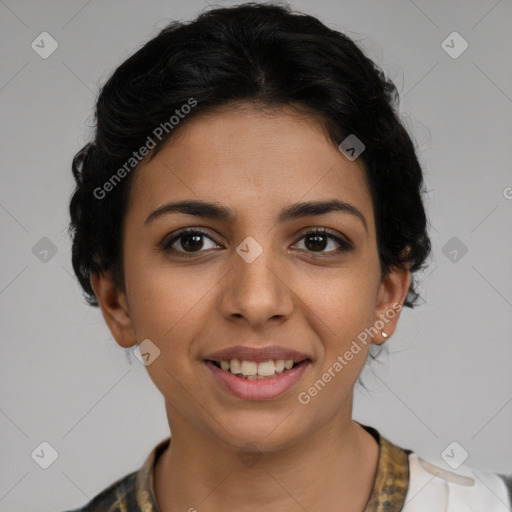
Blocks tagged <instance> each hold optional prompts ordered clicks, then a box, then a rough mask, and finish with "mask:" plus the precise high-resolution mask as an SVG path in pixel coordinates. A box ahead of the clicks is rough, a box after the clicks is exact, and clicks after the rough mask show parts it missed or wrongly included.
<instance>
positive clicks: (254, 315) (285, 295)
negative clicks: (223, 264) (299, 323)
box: [221, 244, 295, 327]
mask: <svg viewBox="0 0 512 512" xmlns="http://www.w3.org/2000/svg"><path fill="white" fill-rule="evenodd" d="M269 245H270V244H269ZM285 265H286V264H285V262H284V261H282V260H280V259H279V257H278V255H276V254H274V253H273V251H272V249H271V248H264V249H263V251H262V252H261V254H260V255H259V256H258V257H257V258H256V259H255V260H254V261H251V260H250V259H244V258H243V257H242V256H240V254H238V253H237V252H234V253H233V267H232V269H231V271H230V272H229V275H228V276H227V279H226V281H225V283H224V288H223V290H222V299H221V308H222V313H223V315H224V317H225V318H228V319H229V320H231V321H233V320H234V319H240V320H241V319H245V321H246V322H247V323H249V324H250V325H251V326H252V327H261V326H263V325H264V324H265V323H266V322H268V321H269V320H273V321H279V320H281V321H284V320H285V319H286V318H288V317H289V316H290V314H291V312H292V311H293V306H294V303H295V300H294V293H293V291H292V289H291V287H290V284H289V282H287V281H289V276H287V272H286V269H285ZM287 277H288V279H287Z"/></svg>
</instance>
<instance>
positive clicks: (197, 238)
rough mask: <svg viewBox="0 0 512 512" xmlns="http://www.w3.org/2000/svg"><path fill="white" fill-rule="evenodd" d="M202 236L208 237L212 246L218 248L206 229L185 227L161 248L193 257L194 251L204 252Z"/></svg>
mask: <svg viewBox="0 0 512 512" xmlns="http://www.w3.org/2000/svg"><path fill="white" fill-rule="evenodd" d="M204 238H208V239H209V240H210V241H211V242H213V247H207V249H211V248H220V246H219V245H218V244H217V243H216V242H215V241H214V240H213V239H212V238H211V237H210V236H209V234H208V233H207V232H206V231H203V230H202V229H199V228H185V229H182V230H180V231H178V232H177V233H175V235H174V236H173V237H172V238H171V239H170V240H167V241H164V242H163V244H162V250H163V251H164V252H166V253H171V254H180V255H183V256H188V257H193V256H194V253H200V252H204V250H202V249H204V241H203V239H204Z"/></svg>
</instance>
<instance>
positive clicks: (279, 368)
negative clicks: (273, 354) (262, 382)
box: [275, 359, 285, 373]
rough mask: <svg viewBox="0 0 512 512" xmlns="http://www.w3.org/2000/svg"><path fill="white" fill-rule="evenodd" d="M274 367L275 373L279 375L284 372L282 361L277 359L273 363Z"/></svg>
mask: <svg viewBox="0 0 512 512" xmlns="http://www.w3.org/2000/svg"><path fill="white" fill-rule="evenodd" d="M275 365H276V373H281V372H282V371H283V370H284V365H285V362H284V361H283V360H282V359H279V360H278V361H276V362H275Z"/></svg>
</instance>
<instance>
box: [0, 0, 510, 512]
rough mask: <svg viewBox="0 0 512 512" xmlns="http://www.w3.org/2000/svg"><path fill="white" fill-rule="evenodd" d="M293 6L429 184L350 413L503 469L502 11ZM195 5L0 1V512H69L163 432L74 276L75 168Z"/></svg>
mask: <svg viewBox="0 0 512 512" xmlns="http://www.w3.org/2000/svg"><path fill="white" fill-rule="evenodd" d="M232 4H233V2H227V1H226V2H220V3H219V4H217V5H232ZM291 5H292V7H294V8H295V9H298V10H300V11H303V12H306V13H308V14H312V15H315V16H318V17H319V18H320V19H321V20H322V21H324V22H325V23H326V24H327V25H328V26H330V27H331V28H335V29H337V30H340V31H343V32H345V33H346V34H347V35H349V36H350V37H352V38H354V39H355V40H356V41H357V42H358V43H359V44H360V45H361V47H362V48H363V49H364V50H365V51H366V52H367V54H368V55H369V56H370V57H371V58H372V59H374V60H375V61H376V62H377V64H379V65H380V66H381V67H382V68H383V69H384V70H385V72H386V73H387V74H388V75H389V76H390V77H391V78H392V79H393V80H394V81H395V83H396V85H397V87H398V89H399V92H400V94H401V98H402V99H401V104H400V115H401V116H402V118H403V120H404V122H405V123H406V126H407V128H408V130H409V132H410V133H411V135H412V136H413V137H414V140H415V143H416V145H417V148H418V152H419V156H420V160H421V163H422V165H423V167H424V170H425V179H426V188H427V195H426V197H425V201H426V206H427V208H428V212H429V219H430V222H431V236H432V242H433V255H432V258H431V260H430V266H429V268H428V269H427V270H426V271H425V272H423V274H422V275H421V286H420V291H421V293H422V296H423V299H424V302H423V304H422V305H421V306H419V307H418V308H417V309H415V310H412V311H411V310H408V309H405V310H404V312H403V314H402V318H401V320H400V323H399V328H398V331H397V332H396V334H395V335H394V336H393V337H392V338H391V339H390V341H389V343H388V346H389V355H384V356H383V357H381V358H380V361H381V362H380V363H373V364H370V365H369V366H368V367H367V368H366V369H365V371H364V373H363V376H362V378H363V381H364V383H365V384H366V386H367V388H368V390H367V391H365V390H364V389H363V388H362V387H358V391H357V394H356V400H355V408H354V417H355V419H356V420H358V421H360V422H362V423H365V424H368V425H372V426H374V427H376V428H378V429H379V430H380V432H381V433H382V434H383V435H384V436H385V437H387V438H388V439H390V440H391V441H393V442H395V443H396V444H399V445H400V446H402V447H404V448H410V449H413V450H415V451H416V452H417V453H419V454H421V455H423V456H424V457H425V458H427V459H428V460H430V461H432V462H433V463H437V464H440V465H442V466H443V467H444V468H446V469H450V468H449V467H448V466H447V465H446V463H445V462H444V460H443V458H442V457H441V454H442V452H443V450H445V448H446V447H448V446H449V445H450V444H451V443H452V442H454V441H456V442H457V443H458V445H457V450H461V448H462V449H463V450H465V451H466V452H467V453H468V459H467V460H466V464H467V465H469V466H473V467H484V468H488V469H492V470H494V471H498V472H508V473H510V472H512V436H511V433H512V371H511V368H512V335H511V330H512V236H511V234H512V215H511V213H512V188H511V187H512V173H511V163H512V150H511V143H510V140H511V139H510V137H511V133H512V126H511V125H512V116H511V111H512V68H511V65H510V48H511V47H512V33H511V31H510V26H511V20H512V3H511V2H510V0H501V1H496V0H480V1H477V0H472V1H468V0H458V1H450V2H445V1H441V0H439V1H433V0H432V1H428V0H415V1H412V0H409V1H407V0H402V1H377V0H373V1H370V0H367V1H361V0H359V1H348V0H338V1H334V0H319V1H292V2H291ZM206 7H207V2H205V1H200V0H176V1H164V0H158V1H155V0H151V1H146V0H145V1H142V0H130V1H121V0H110V1H108V2H107V1H101V0H92V1H91V0H89V1H83V0H80V1H79V0H72V1H69V0H68V1H63V0H60V1H57V0H53V1H39V2H38V1H22V0H3V1H2V2H0V37H1V42H2V44H1V74H0V102H1V134H2V137H1V142H0V155H1V172H2V187H1V194H0V222H1V229H2V265H1V274H0V312H1V313H0V314H1V322H2V324H1V325H2V328H1V359H0V365H1V366H0V376H1V377H0V378H1V390H0V400H1V402H0V431H1V433H2V435H1V437H0V450H1V452H0V453H1V455H0V461H1V462H0V464H1V468H0V510H2V511H3V512H18V511H21V510H31V511H33V512H50V511H56V510H63V509H65V508H72V507H73V508H74V507H78V506H79V505H82V504H83V503H85V502H86V501H88V500H89V499H90V498H92V497H93V496H95V495H96V494H97V493H98V492H100V491H101V490H103V489H104V488H105V487H106V486H107V485H109V484H111V483H112V482H113V481H114V480H116V479H118V478H120V477H122V476H124V475H125V474H127V473H128V472H131V471H134V470H136V469H138V468H139V467H140V465H141V464H142V462H143V461H144V459H145V458H146V456H147V455H148V454H149V451H150V450H151V449H152V448H153V447H154V445H155V444H156V443H157V442H159V441H160V440H162V439H163V438H164V437H167V436H168V435H169V430H168V425H167V421H166V416H165V411H164V403H163V399H162V397H161V395H160V393H159V392H158V391H157V389H156V388H155V387H154V385H153V384H152V382H151V381H150V379H149V377H148V376H147V372H146V369H145V367H144V366H143V365H142V364H140V363H139V362H138V360H137V359H136V358H135V357H134V356H133V355H130V353H129V351H124V350H123V349H121V348H120V347H119V346H118V345H117V344H116V343H115V341H114V340H113V339H112V337H111V336H110V333H109V331H108V330H107V328H106V326H105V324H104V321H103V318H102V316H101V313H100V311H99V310H97V309H94V308H91V307H89V306H87V305H85V303H84V300H83V299H82V296H81V291H80V289H79V287H78V284H77V281H76V280H75V278H74V275H73V272H72V270H71V263H70V241H69V239H68V237H67V233H66V228H67V223H68V212H67V208H68V200H69V197H70V193H71V191H72V186H73V181H72V176H71V170H70V169H71V160H72V157H73V155H74V154H75V153H76V151H78V150H79V149H80V148H81V147H82V146H83V144H84V143H85V142H87V140H88V137H89V135H90V129H91V126H92V121H93V118H92V112H93V108H94V102H95V99H96V95H97V92H98V87H99V86H100V85H102V84H103V83H104V82H105V80H106V79H107V78H108V76H109V75H110V74H111V72H112V71H113V70H114V69H115V67H117V66H118V65H119V64H120V63H121V62H122V61H123V60H125V59H126V58H127V57H128V56H129V55H131V54H132V53H133V52H134V51H135V50H136V49H138V48H139V47H140V46H141V45H142V44H143V43H144V42H146V41H147V40H148V39H150V38H151V37H152V36H154V35H156V32H157V31H158V30H159V29H161V28H163V27H164V26H165V25H166V24H167V23H168V22H170V21H171V20H190V19H192V18H194V17H195V16H197V14H199V12H200V11H201V10H202V9H204V8H206ZM42 32H48V34H50V36H51V37H52V38H53V39H54V40H55V41H56V44H58V48H57V49H56V51H55V52H54V53H52V54H51V55H50V56H49V57H47V58H42V57H41V56H40V54H39V53H38V52H37V51H36V50H35V49H33V47H32V42H33V41H35V42H36V43H37V41H40V39H41V37H43V36H40V34H41V33H42ZM453 32H457V33H458V34H456V35H454V34H453ZM44 37H45V38H47V39H45V41H47V43H46V44H45V48H46V50H48V49H49V48H51V45H50V43H51V40H50V39H48V36H46V35H45V36H44ZM447 38H448V39H447ZM443 41H446V42H445V43H443ZM466 43H467V44H468V47H467V49H466V50H465V51H464V52H463V53H462V54H460V55H456V54H457V53H459V52H460V50H461V49H463V48H464V46H465V44H466ZM52 44H55V43H52ZM40 46H41V44H40ZM41 50H42V49H39V52H40V51H41ZM450 53H451V55H450ZM45 251H46V252H45ZM43 442H46V443H49V445H51V447H53V450H55V452H56V456H57V459H56V460H55V462H54V463H53V464H52V465H51V466H50V467H48V468H47V469H43V468H41V467H40V465H39V464H38V463H36V459H37V457H35V456H33V455H32V454H34V453H38V450H39V452H40V450H41V446H43V448H44V447H46V453H53V452H51V449H50V448H48V446H47V445H41V443H43ZM459 445H460V447H461V448H459ZM460 453H462V452H460Z"/></svg>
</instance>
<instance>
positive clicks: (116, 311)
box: [91, 273, 137, 348]
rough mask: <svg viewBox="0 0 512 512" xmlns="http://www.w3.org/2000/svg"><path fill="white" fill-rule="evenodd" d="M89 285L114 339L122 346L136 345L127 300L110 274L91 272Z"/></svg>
mask: <svg viewBox="0 0 512 512" xmlns="http://www.w3.org/2000/svg"><path fill="white" fill-rule="evenodd" d="M91 285H92V288H93V290H94V293H95V295H96V297H97V299H98V302H99V305H100V308H101V312H102V313H103V318H104V319H105V322H106V323H107V325H108V328H109V329H110V332H111V333H112V336H113V337H114V339H115V340H116V341H117V343H118V344H119V345H121V347H124V348H128V347H132V346H134V345H136V343H137V340H136V336H135V331H134V329H133V324H132V319H131V317H130V310H129V306H128V301H127V299H126V296H125V294H124V293H123V292H121V291H119V290H118V288H117V286H116V285H115V284H114V281H113V279H112V276H111V274H110V273H105V274H94V273H93V274H91Z"/></svg>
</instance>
